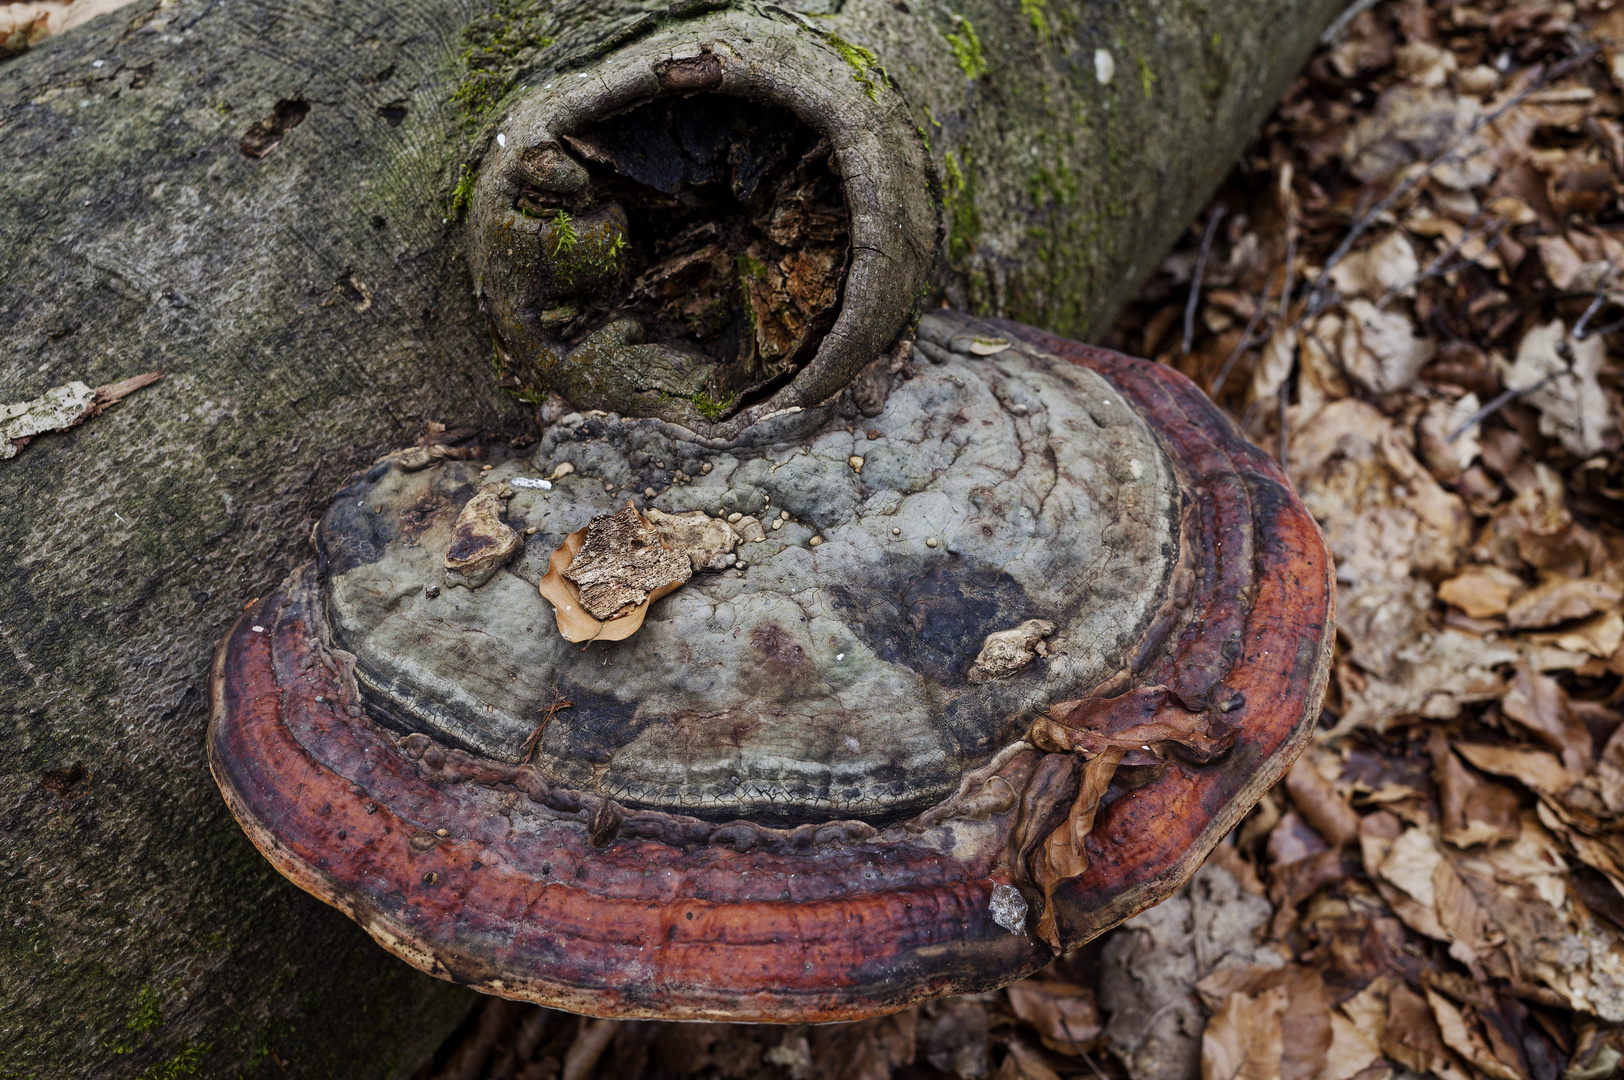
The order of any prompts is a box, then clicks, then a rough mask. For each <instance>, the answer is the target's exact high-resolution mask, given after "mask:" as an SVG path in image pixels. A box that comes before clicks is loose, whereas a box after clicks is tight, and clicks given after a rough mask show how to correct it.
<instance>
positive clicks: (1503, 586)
mask: <svg viewBox="0 0 1624 1080" xmlns="http://www.w3.org/2000/svg"><path fill="white" fill-rule="evenodd" d="M1525 588H1527V586H1526V585H1524V584H1523V580H1522V578H1520V577H1518V576H1517V575H1516V574H1513V573H1511V572H1510V571H1509V570H1502V569H1501V568H1500V567H1498V566H1473V567H1470V568H1468V569H1466V570H1464V571H1462V572H1461V573H1459V574H1456V575H1455V576H1454V577H1452V578H1450V579H1449V580H1448V581H1446V582H1444V583H1443V584H1442V585H1440V586H1438V599H1440V600H1442V601H1443V602H1444V603H1446V604H1454V605H1455V606H1456V607H1458V608H1460V609H1461V610H1462V611H1464V612H1466V614H1468V615H1470V616H1471V617H1472V618H1474V619H1492V618H1494V617H1495V616H1496V615H1504V614H1505V613H1506V608H1507V607H1508V606H1509V605H1510V603H1511V598H1512V597H1513V596H1515V595H1517V594H1518V593H1520V592H1522V591H1523V590H1524V589H1525Z"/></svg>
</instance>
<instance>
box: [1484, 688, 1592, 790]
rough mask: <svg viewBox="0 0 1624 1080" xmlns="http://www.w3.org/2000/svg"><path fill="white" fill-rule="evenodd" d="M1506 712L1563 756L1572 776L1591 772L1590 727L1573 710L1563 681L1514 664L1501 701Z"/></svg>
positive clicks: (1563, 761) (1563, 760) (1563, 762)
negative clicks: (1514, 674)
mask: <svg viewBox="0 0 1624 1080" xmlns="http://www.w3.org/2000/svg"><path fill="white" fill-rule="evenodd" d="M1500 707H1501V708H1502V709H1503V710H1504V711H1505V714H1506V715H1507V716H1509V717H1511V718H1512V719H1513V720H1515V721H1517V723H1519V724H1521V725H1522V726H1523V727H1525V728H1527V729H1528V731H1529V732H1531V733H1532V734H1533V735H1534V736H1535V737H1536V738H1538V739H1539V740H1540V741H1541V742H1543V743H1545V744H1546V745H1547V746H1549V747H1551V748H1552V749H1553V750H1555V751H1557V752H1558V753H1560V754H1561V755H1562V764H1563V765H1564V766H1565V767H1566V768H1567V770H1568V772H1569V773H1571V774H1572V775H1574V776H1583V775H1584V774H1585V773H1587V772H1589V771H1590V763H1591V757H1592V755H1593V754H1594V752H1595V744H1594V743H1593V742H1592V740H1591V738H1590V729H1589V728H1587V727H1585V725H1584V721H1582V720H1580V719H1579V718H1578V716H1576V715H1575V714H1574V712H1573V706H1572V705H1571V704H1569V702H1568V694H1567V691H1566V690H1563V689H1562V684H1561V683H1559V682H1557V681H1556V680H1555V679H1553V678H1551V677H1550V676H1549V675H1546V674H1544V673H1542V672H1538V671H1532V670H1530V669H1529V667H1528V665H1527V664H1519V665H1518V666H1517V674H1516V677H1515V678H1513V679H1512V680H1511V689H1510V690H1509V691H1507V693H1506V696H1505V698H1504V699H1502V700H1501V702H1500Z"/></svg>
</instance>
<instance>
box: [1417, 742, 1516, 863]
mask: <svg viewBox="0 0 1624 1080" xmlns="http://www.w3.org/2000/svg"><path fill="white" fill-rule="evenodd" d="M1432 760H1433V770H1434V776H1435V777H1436V778H1437V782H1438V805H1439V810H1440V813H1441V821H1440V823H1439V835H1441V836H1442V837H1443V838H1444V839H1445V840H1447V841H1449V843H1451V844H1453V845H1455V846H1456V847H1459V848H1466V847H1472V846H1473V845H1475V844H1486V843H1498V842H1500V841H1502V840H1515V839H1517V833H1518V832H1519V830H1520V828H1521V825H1520V816H1519V805H1518V801H1517V795H1516V793H1515V792H1514V791H1512V790H1511V789H1509V788H1507V787H1505V786H1504V785H1501V784H1496V783H1493V782H1492V781H1488V780H1484V779H1483V778H1481V777H1479V776H1477V775H1476V774H1475V773H1473V772H1472V771H1471V770H1470V769H1468V768H1467V767H1466V766H1465V765H1463V764H1461V761H1460V759H1459V758H1457V757H1456V756H1455V755H1454V754H1453V753H1452V752H1451V751H1450V749H1449V742H1448V740H1447V739H1446V738H1444V736H1443V735H1442V733H1435V734H1434V736H1433V740H1432Z"/></svg>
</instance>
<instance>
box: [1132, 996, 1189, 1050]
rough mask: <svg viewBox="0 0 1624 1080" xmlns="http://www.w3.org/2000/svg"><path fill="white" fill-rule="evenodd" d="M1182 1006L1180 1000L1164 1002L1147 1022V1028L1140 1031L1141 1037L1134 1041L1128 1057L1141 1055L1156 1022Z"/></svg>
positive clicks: (1174, 999) (1173, 999)
mask: <svg viewBox="0 0 1624 1080" xmlns="http://www.w3.org/2000/svg"><path fill="white" fill-rule="evenodd" d="M1181 1004H1183V1003H1182V1002H1180V1001H1179V999H1178V998H1172V999H1170V1000H1168V1001H1164V1002H1162V1006H1161V1008H1159V1009H1157V1010H1156V1011H1155V1012H1153V1013H1151V1014H1150V1019H1149V1020H1146V1021H1145V1026H1144V1027H1142V1028H1140V1029H1139V1035H1138V1037H1137V1038H1135V1039H1134V1040H1133V1045H1132V1047H1130V1048H1129V1050H1128V1056H1129V1057H1132V1056H1133V1055H1135V1054H1137V1053H1139V1048H1140V1047H1141V1046H1143V1045H1144V1042H1145V1037H1146V1036H1148V1035H1149V1034H1150V1029H1151V1027H1152V1026H1154V1025H1155V1023H1156V1021H1158V1020H1160V1019H1161V1018H1162V1017H1164V1016H1166V1015H1167V1010H1169V1009H1176V1008H1178V1007H1179V1005H1181Z"/></svg>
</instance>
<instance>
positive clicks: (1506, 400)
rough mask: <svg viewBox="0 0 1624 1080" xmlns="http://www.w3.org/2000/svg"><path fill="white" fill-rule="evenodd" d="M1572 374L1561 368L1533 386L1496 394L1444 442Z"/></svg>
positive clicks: (1448, 441) (1456, 437) (1454, 438)
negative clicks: (1523, 397) (1563, 376)
mask: <svg viewBox="0 0 1624 1080" xmlns="http://www.w3.org/2000/svg"><path fill="white" fill-rule="evenodd" d="M1572 374H1573V372H1572V370H1571V369H1569V368H1561V369H1559V370H1557V371H1553V372H1551V373H1550V374H1549V375H1547V376H1545V377H1544V378H1543V379H1541V380H1540V381H1539V382H1537V383H1534V384H1533V385H1531V386H1525V387H1523V388H1522V389H1521V390H1503V391H1501V392H1500V393H1498V394H1496V395H1494V397H1493V399H1492V400H1490V402H1489V403H1488V404H1487V405H1485V406H1483V407H1482V408H1481V409H1479V410H1477V412H1475V413H1473V414H1472V415H1471V416H1469V417H1467V418H1466V420H1465V421H1464V422H1463V423H1462V424H1461V425H1460V427H1458V428H1456V429H1455V430H1454V431H1451V432H1450V433H1449V437H1448V438H1447V439H1445V440H1444V442H1447V443H1452V442H1454V441H1455V440H1456V439H1458V438H1460V437H1461V436H1462V435H1464V434H1466V432H1467V430H1468V429H1470V428H1471V427H1472V425H1474V424H1481V423H1482V422H1483V421H1485V420H1487V419H1488V418H1489V417H1491V416H1493V415H1494V414H1495V413H1497V412H1499V411H1500V410H1501V409H1503V408H1505V407H1506V406H1507V405H1509V404H1511V403H1512V402H1513V401H1516V400H1517V399H1518V398H1520V397H1522V396H1524V395H1525V394H1532V393H1533V392H1534V391H1536V390H1539V389H1542V388H1543V387H1544V386H1545V385H1546V384H1547V383H1549V382H1551V380H1553V379H1555V378H1556V377H1557V376H1558V375H1572Z"/></svg>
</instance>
